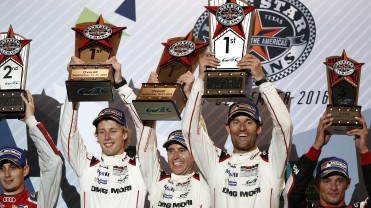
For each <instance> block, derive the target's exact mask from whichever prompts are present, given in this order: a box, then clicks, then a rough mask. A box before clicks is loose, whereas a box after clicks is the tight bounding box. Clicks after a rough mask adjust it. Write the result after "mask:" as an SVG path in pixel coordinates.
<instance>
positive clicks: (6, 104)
mask: <svg viewBox="0 0 371 208" xmlns="http://www.w3.org/2000/svg"><path fill="white" fill-rule="evenodd" d="M24 92H25V91H24V90H6V91H1V92H0V118H1V119H19V118H23V117H24V114H25V110H26V109H25V103H24V102H23V99H22V97H21V93H24Z"/></svg>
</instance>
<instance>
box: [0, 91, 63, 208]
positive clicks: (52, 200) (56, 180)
mask: <svg viewBox="0 0 371 208" xmlns="http://www.w3.org/2000/svg"><path fill="white" fill-rule="evenodd" d="M21 97H22V99H23V101H24V102H25V106H26V110H25V116H24V118H22V119H21V120H22V121H24V122H25V123H26V124H27V126H28V127H29V134H30V137H31V139H32V141H33V142H34V144H35V146H36V148H37V154H38V158H39V166H40V181H41V183H40V190H39V191H38V192H36V193H34V194H31V195H30V194H29V193H28V190H27V188H26V187H25V177H27V176H28V174H29V171H30V167H29V165H28V163H27V158H26V154H25V152H24V150H22V149H21V148H18V147H11V146H6V147H1V148H0V183H1V186H2V189H3V193H2V194H1V195H0V207H1V208H13V207H28V208H36V207H39V208H41V207H42V208H51V207H55V206H56V204H57V201H58V196H59V190H60V183H61V177H62V165H63V161H62V158H61V156H60V152H59V150H58V149H57V147H56V146H55V144H54V142H53V140H52V138H51V137H50V135H49V133H48V132H47V131H46V129H45V127H44V125H43V124H42V123H39V122H37V121H36V119H35V107H34V102H33V98H32V95H31V93H30V92H29V91H26V95H23V94H22V95H21ZM26 97H27V99H26Z"/></svg>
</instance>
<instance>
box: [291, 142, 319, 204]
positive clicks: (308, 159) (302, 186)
mask: <svg viewBox="0 0 371 208" xmlns="http://www.w3.org/2000/svg"><path fill="white" fill-rule="evenodd" d="M320 154H321V152H320V151H318V150H316V149H314V148H311V149H310V150H309V151H308V152H307V153H306V154H305V155H303V156H301V157H300V159H299V161H298V162H296V163H295V165H294V166H293V171H292V173H291V174H290V177H289V179H288V180H287V183H286V187H285V190H284V198H285V203H286V204H287V207H289V208H306V207H307V204H308V203H310V202H308V201H307V200H306V189H307V187H308V185H309V183H310V181H311V180H312V178H313V172H314V169H315V167H316V164H317V161H318V158H319V156H320Z"/></svg>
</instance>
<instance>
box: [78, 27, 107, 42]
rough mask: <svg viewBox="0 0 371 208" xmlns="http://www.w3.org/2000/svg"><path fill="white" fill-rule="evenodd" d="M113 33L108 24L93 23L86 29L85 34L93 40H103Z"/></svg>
mask: <svg viewBox="0 0 371 208" xmlns="http://www.w3.org/2000/svg"><path fill="white" fill-rule="evenodd" d="M111 35H112V29H111V28H110V27H108V26H107V25H91V26H89V27H87V28H86V29H85V30H84V36H85V37H86V38H89V39H91V40H102V39H105V38H108V37H109V36H111Z"/></svg>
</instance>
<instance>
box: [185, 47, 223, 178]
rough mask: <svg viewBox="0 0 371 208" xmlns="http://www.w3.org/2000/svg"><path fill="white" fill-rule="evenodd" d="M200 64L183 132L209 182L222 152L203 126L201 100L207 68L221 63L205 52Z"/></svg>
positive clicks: (188, 104) (186, 111) (187, 107)
mask: <svg viewBox="0 0 371 208" xmlns="http://www.w3.org/2000/svg"><path fill="white" fill-rule="evenodd" d="M199 62H200V63H199V64H200V65H199V76H198V78H196V80H195V82H194V84H193V87H192V90H191V93H190V95H189V97H188V101H187V104H186V106H185V109H184V113H183V118H182V131H183V136H184V138H185V140H186V143H187V146H188V149H189V150H190V151H191V152H192V155H193V158H194V159H195V161H196V163H197V165H198V167H199V168H200V170H201V172H202V173H203V174H204V176H205V177H206V179H207V180H208V179H210V177H211V176H212V174H213V171H212V170H213V169H214V168H215V166H216V164H217V163H218V162H219V159H220V155H221V154H222V150H221V149H219V148H217V147H216V146H214V143H213V142H212V141H211V140H210V137H209V135H208V134H207V132H206V131H205V129H204V128H203V127H202V125H201V124H202V122H201V107H202V106H201V98H202V95H203V93H204V77H205V70H206V66H211V67H216V66H217V65H218V64H219V61H218V60H217V59H216V58H215V57H214V54H212V53H210V52H205V53H204V54H202V55H201V56H200V59H199ZM221 159H223V158H221Z"/></svg>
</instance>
